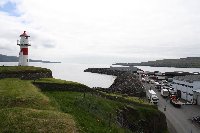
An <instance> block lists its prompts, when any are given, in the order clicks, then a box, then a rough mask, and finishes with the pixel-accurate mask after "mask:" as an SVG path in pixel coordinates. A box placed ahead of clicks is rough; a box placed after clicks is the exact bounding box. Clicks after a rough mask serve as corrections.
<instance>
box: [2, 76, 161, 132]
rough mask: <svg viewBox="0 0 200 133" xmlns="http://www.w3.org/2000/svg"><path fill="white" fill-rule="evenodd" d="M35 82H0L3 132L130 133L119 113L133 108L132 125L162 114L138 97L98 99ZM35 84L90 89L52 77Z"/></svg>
mask: <svg viewBox="0 0 200 133" xmlns="http://www.w3.org/2000/svg"><path fill="white" fill-rule="evenodd" d="M32 82H33V81H31V80H20V79H15V78H12V79H11V78H10V79H1V80H0V132H17V133H18V132H19V133H20V132H27V133H28V132H82V133H129V132H130V130H128V129H127V128H121V127H120V126H119V125H118V124H117V121H116V116H117V110H119V109H123V108H124V107H127V106H130V107H131V108H133V110H134V113H131V114H129V118H130V121H131V122H137V121H139V120H141V119H146V120H151V119H152V118H155V117H159V115H160V112H159V111H158V110H157V109H155V108H154V106H152V105H149V104H147V103H146V101H145V100H141V99H139V98H136V97H123V96H121V95H119V94H105V95H110V96H113V97H116V96H117V97H118V98H121V99H122V101H117V100H115V99H114V100H109V99H106V98H103V97H101V96H98V95H97V94H98V93H96V92H87V93H85V97H84V93H83V92H71V91H58V90H56V89H55V91H42V92H41V91H40V89H38V88H37V87H36V86H34V85H33V84H32ZM35 82H38V83H46V84H50V85H52V84H63V85H65V84H67V85H69V86H74V88H79V87H80V86H81V87H82V88H83V89H84V88H88V87H87V86H85V85H82V84H79V83H76V82H71V81H63V80H57V79H53V78H52V79H39V80H36V81H35ZM67 87H68V86H67ZM75 90H76V89H75ZM109 123H110V124H109Z"/></svg>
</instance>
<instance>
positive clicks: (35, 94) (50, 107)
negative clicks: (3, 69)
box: [0, 78, 76, 133]
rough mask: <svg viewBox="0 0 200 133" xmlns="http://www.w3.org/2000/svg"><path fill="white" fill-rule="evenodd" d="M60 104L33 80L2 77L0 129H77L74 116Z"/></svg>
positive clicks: (12, 130) (15, 131) (13, 130)
mask: <svg viewBox="0 0 200 133" xmlns="http://www.w3.org/2000/svg"><path fill="white" fill-rule="evenodd" d="M57 107H58V106H57V104H56V103H53V101H51V100H50V99H49V98H48V97H47V96H45V95H44V94H42V93H41V92H40V90H39V89H38V88H36V87H35V86H34V85H32V83H31V81H27V80H20V79H14V78H13V79H1V80H0V132H9V133H10V132H13V133H18V132H19V133H21V132H27V133H29V132H76V127H75V122H74V120H73V117H72V116H70V115H69V114H66V113H62V112H59V108H57Z"/></svg>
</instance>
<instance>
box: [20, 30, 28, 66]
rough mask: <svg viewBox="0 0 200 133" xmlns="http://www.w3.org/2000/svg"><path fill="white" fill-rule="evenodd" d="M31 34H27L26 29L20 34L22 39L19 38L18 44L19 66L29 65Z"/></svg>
mask: <svg viewBox="0 0 200 133" xmlns="http://www.w3.org/2000/svg"><path fill="white" fill-rule="evenodd" d="M29 37H30V36H29V35H27V34H26V31H24V33H22V34H21V35H20V40H17V45H19V46H20V52H19V64H18V65H19V66H28V63H29V59H28V47H29V46H31V45H30V43H29V40H28V38H29Z"/></svg>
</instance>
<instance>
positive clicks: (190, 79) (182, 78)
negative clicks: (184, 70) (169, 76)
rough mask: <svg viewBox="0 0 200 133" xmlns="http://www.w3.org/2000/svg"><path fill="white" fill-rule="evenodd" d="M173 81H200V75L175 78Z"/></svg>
mask: <svg viewBox="0 0 200 133" xmlns="http://www.w3.org/2000/svg"><path fill="white" fill-rule="evenodd" d="M173 79H175V80H181V81H189V82H193V81H200V75H186V76H175V77H174V78H173Z"/></svg>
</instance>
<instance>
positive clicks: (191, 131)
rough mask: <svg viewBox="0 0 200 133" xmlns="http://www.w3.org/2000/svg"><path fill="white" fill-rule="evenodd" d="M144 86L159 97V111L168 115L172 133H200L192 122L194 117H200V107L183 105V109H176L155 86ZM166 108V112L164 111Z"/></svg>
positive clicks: (198, 128)
mask: <svg viewBox="0 0 200 133" xmlns="http://www.w3.org/2000/svg"><path fill="white" fill-rule="evenodd" d="M144 86H145V88H146V90H148V89H149V88H150V87H151V89H153V90H155V92H156V94H157V96H158V97H159V103H158V109H159V110H160V111H162V112H163V113H164V114H165V115H166V118H167V125H168V129H169V131H170V133H200V127H199V126H198V125H197V124H195V123H192V121H191V118H192V117H193V116H197V115H200V106H197V105H182V107H181V108H175V107H174V106H173V105H171V104H170V101H169V100H168V101H166V99H165V98H163V97H162V96H161V95H160V92H157V90H156V89H155V87H154V85H153V84H148V83H145V84H144ZM165 106H166V111H164V107H165Z"/></svg>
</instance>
